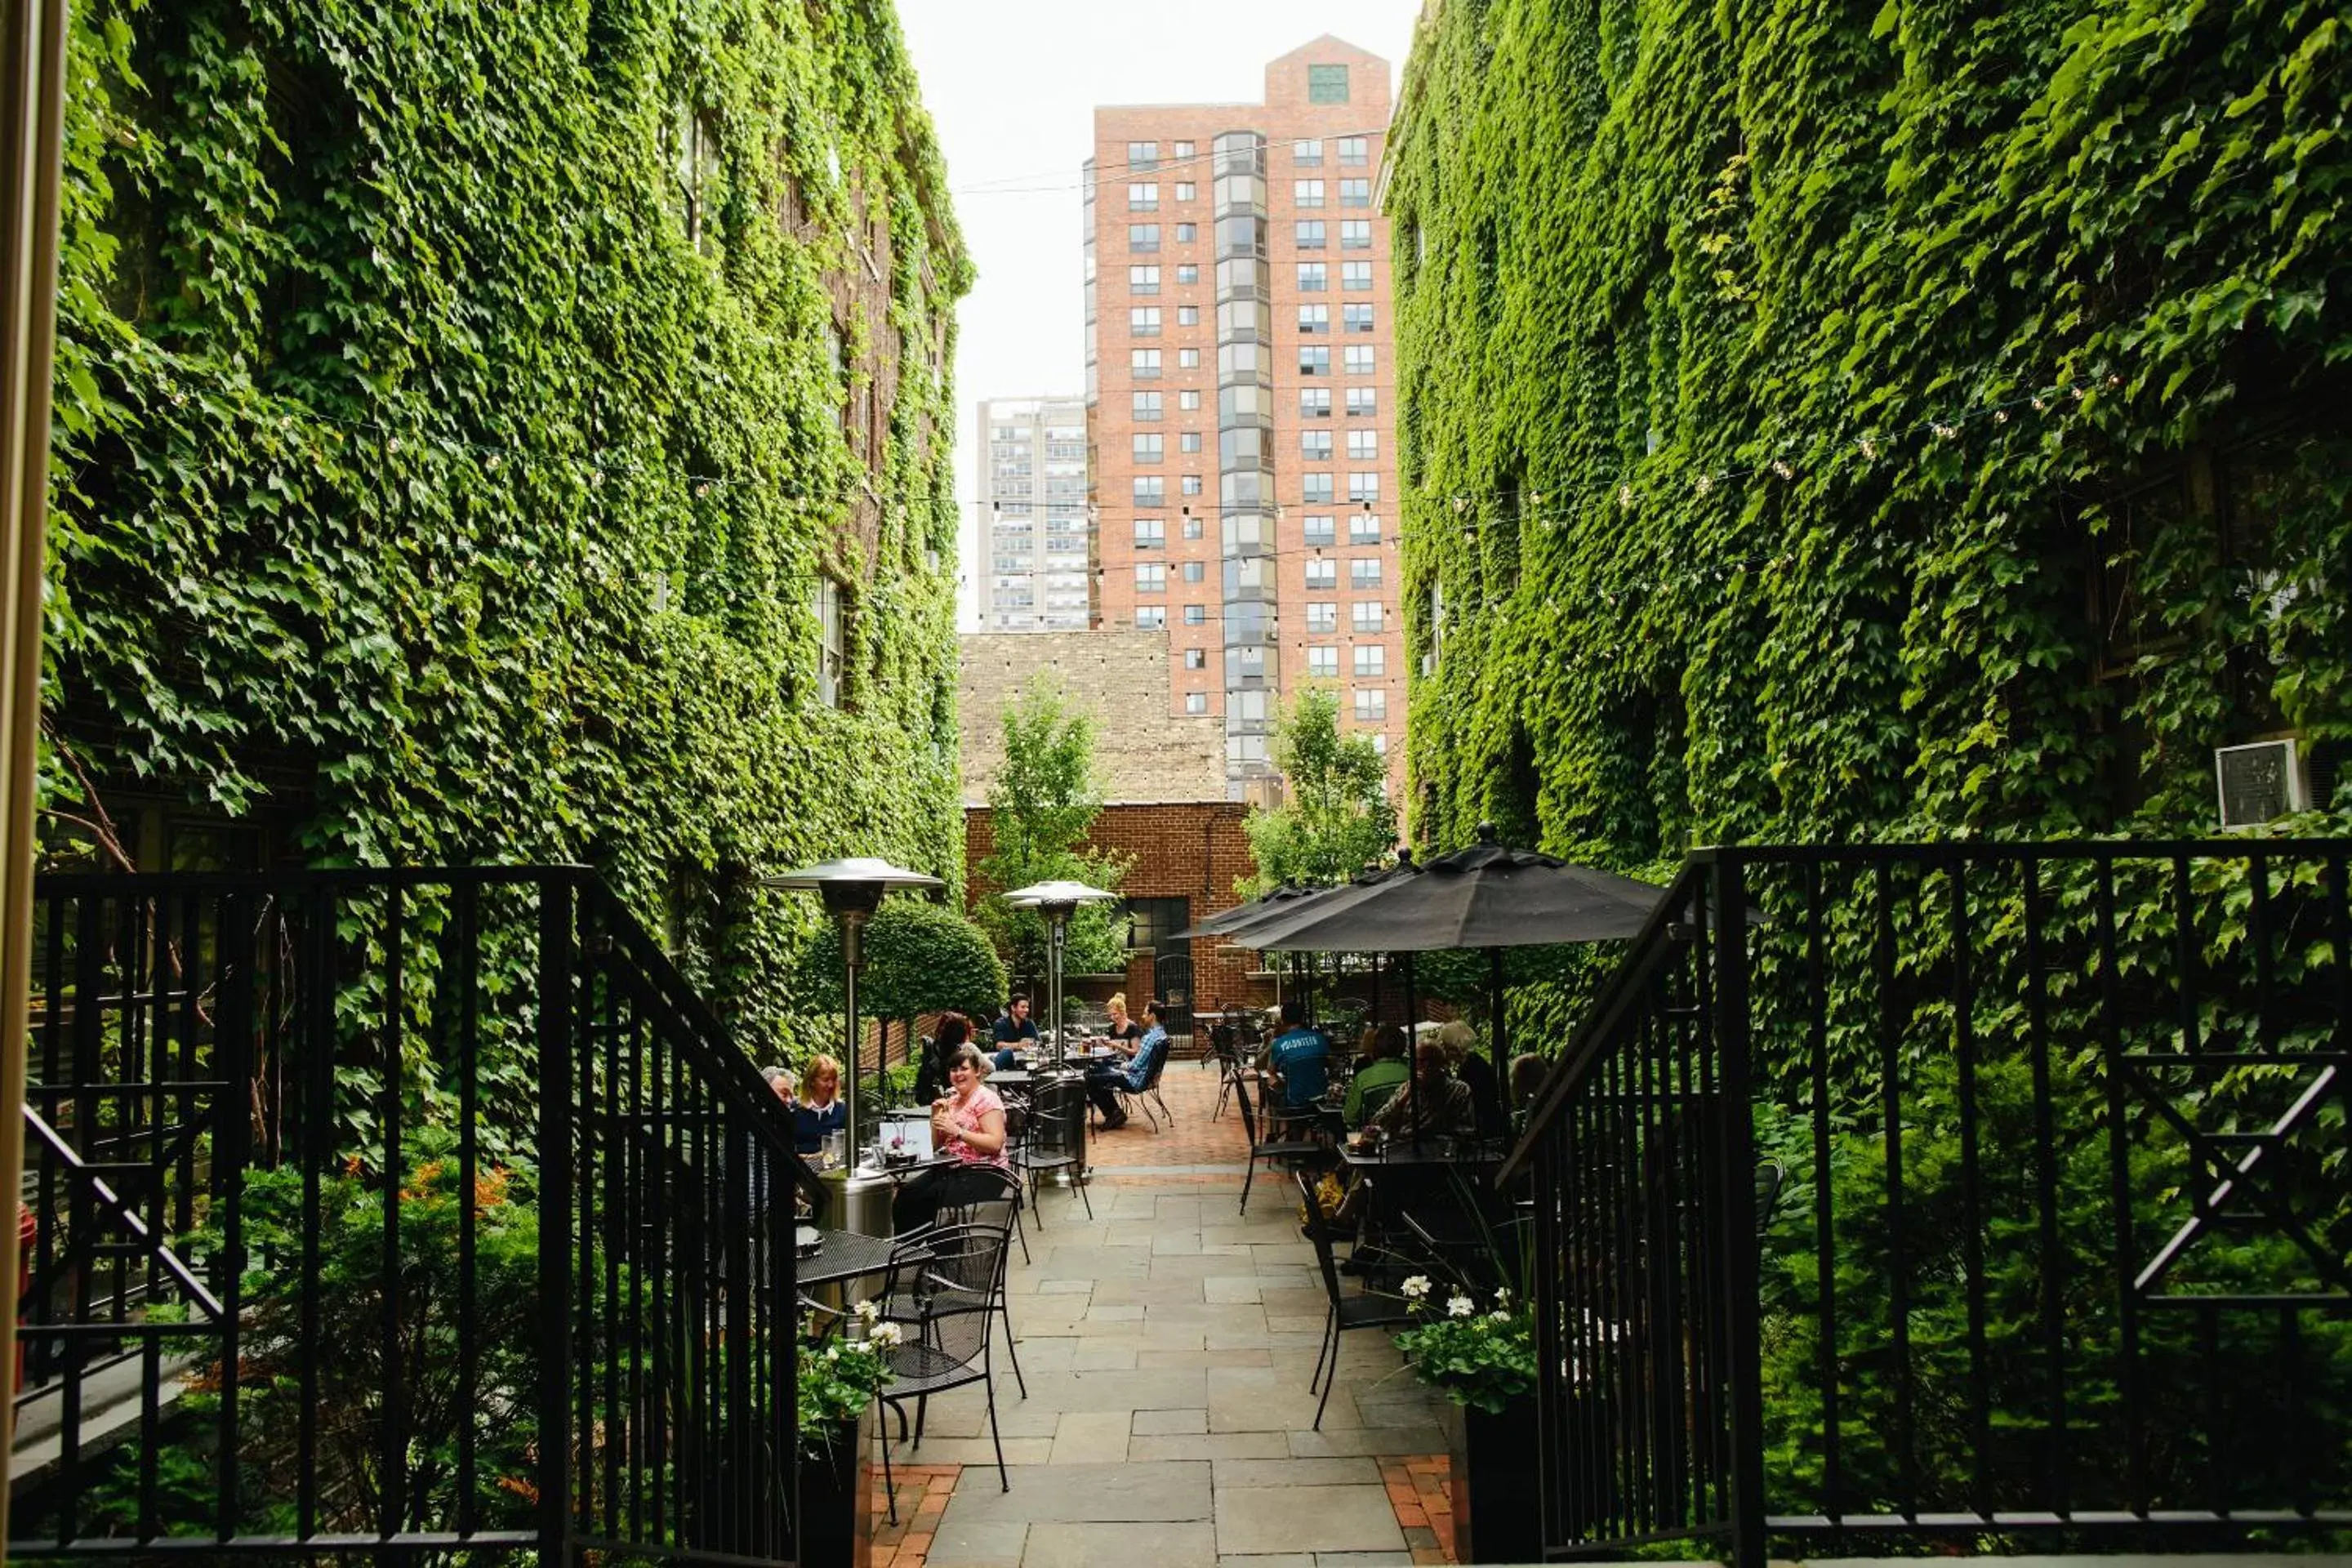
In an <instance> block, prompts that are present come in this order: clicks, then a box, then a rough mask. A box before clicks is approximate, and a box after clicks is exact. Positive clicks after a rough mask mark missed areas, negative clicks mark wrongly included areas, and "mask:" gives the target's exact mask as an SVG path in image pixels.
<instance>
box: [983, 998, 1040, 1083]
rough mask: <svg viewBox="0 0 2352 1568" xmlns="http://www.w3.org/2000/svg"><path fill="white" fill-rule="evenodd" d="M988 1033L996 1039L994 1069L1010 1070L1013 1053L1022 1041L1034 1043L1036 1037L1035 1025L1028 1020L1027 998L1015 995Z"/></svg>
mask: <svg viewBox="0 0 2352 1568" xmlns="http://www.w3.org/2000/svg"><path fill="white" fill-rule="evenodd" d="M989 1034H990V1035H991V1036H992V1037H993V1038H994V1039H995V1041H996V1055H995V1057H994V1058H993V1060H994V1062H995V1064H996V1070H997V1071H999V1072H1011V1071H1012V1070H1013V1052H1014V1051H1015V1050H1017V1049H1019V1048H1020V1047H1021V1045H1022V1042H1024V1041H1027V1042H1029V1043H1030V1044H1033V1045H1034V1044H1035V1043H1036V1039H1037V1026H1036V1025H1034V1024H1033V1023H1031V1022H1030V1021H1029V998H1028V997H1026V996H1015V997H1014V998H1013V1005H1011V1006H1009V1007H1007V1008H1005V1009H1004V1016H1003V1017H1002V1018H999V1019H998V1020H996V1022H995V1024H994V1025H992V1026H991V1027H990V1029H989Z"/></svg>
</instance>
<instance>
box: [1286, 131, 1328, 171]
mask: <svg viewBox="0 0 2352 1568" xmlns="http://www.w3.org/2000/svg"><path fill="white" fill-rule="evenodd" d="M1290 155H1291V157H1292V158H1293V159H1295V160H1296V161H1297V163H1298V164H1299V166H1300V167H1301V168H1308V169H1319V168H1321V167H1322V166H1323V143H1322V141H1321V140H1320V139H1319V138H1318V137H1313V136H1308V137H1305V138H1302V139H1301V140H1299V141H1297V142H1292V143H1291V144H1290Z"/></svg>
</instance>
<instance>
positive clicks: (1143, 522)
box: [1135, 517, 1168, 550]
mask: <svg viewBox="0 0 2352 1568" xmlns="http://www.w3.org/2000/svg"><path fill="white" fill-rule="evenodd" d="M1167 542H1168V520H1167V519H1166V518H1164V517H1139V518H1137V519H1136V520H1135V547H1136V548H1137V549H1138V550H1158V549H1160V548H1161V547H1162V546H1164V545H1165V544H1167Z"/></svg>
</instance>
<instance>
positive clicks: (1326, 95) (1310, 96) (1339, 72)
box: [1307, 66, 1348, 103]
mask: <svg viewBox="0 0 2352 1568" xmlns="http://www.w3.org/2000/svg"><path fill="white" fill-rule="evenodd" d="M1347 101H1348V68H1347V67H1346V66H1308V67H1307V102H1309V103H1345V102H1347Z"/></svg>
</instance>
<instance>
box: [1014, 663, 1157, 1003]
mask: <svg viewBox="0 0 2352 1568" xmlns="http://www.w3.org/2000/svg"><path fill="white" fill-rule="evenodd" d="M1002 723H1003V727H1004V766H1003V770H1002V771H1001V772H999V773H997V775H996V779H995V782H993V783H992V784H990V785H989V788H988V813H989V823H990V826H992V828H993V829H994V832H995V838H996V845H995V848H994V849H993V850H992V852H991V853H990V854H989V855H988V856H987V857H985V858H983V859H982V861H981V862H980V866H979V870H980V874H981V876H982V879H984V880H985V881H987V883H988V884H989V886H990V888H991V889H992V891H991V892H990V893H989V895H988V896H987V897H986V898H984V899H982V900H981V904H980V910H979V917H980V923H981V924H982V926H983V927H984V928H986V930H987V931H988V933H989V935H990V936H991V937H992V938H993V939H994V940H995V942H996V946H997V951H998V952H1002V953H1003V954H1004V955H1005V958H1006V960H1007V961H1008V962H1009V963H1011V964H1012V966H1013V973H1015V974H1018V975H1022V976H1025V977H1028V978H1030V979H1033V980H1034V978H1036V977H1037V976H1040V975H1043V974H1044V973H1045V967H1046V951H1045V949H1046V941H1047V937H1046V930H1045V920H1044V918H1043V917H1041V916H1040V915H1038V914H1037V913H1036V911H1034V910H1016V909H1014V908H1013V906H1012V905H1010V904H1008V903H1006V902H1005V901H1004V897H1003V895H1004V893H1005V892H1006V890H1008V889H1013V888H1024V887H1027V886H1028V885H1029V884H1030V883H1032V882H1047V881H1055V880H1064V879H1066V880H1069V881H1074V882H1087V883H1090V884H1092V885H1093V886H1095V887H1097V888H1101V889H1104V890H1106V891H1108V892H1117V891H1118V885H1119V883H1120V881H1121V880H1122V879H1125V877H1126V876H1127V861H1126V860H1125V859H1124V858H1119V857H1115V856H1107V855H1099V854H1089V853H1087V852H1086V851H1085V850H1083V849H1082V848H1081V847H1080V846H1082V845H1083V844H1085V842H1086V837H1087V829H1088V828H1090V827H1092V826H1094V820H1095V817H1096V816H1097V815H1098V814H1099V813H1100V812H1101V811H1102V805H1103V799H1102V784H1101V781H1100V779H1099V777H1098V775H1097V772H1096V769H1095V725H1094V720H1093V719H1092V717H1090V716H1089V715H1087V714H1086V713H1084V712H1080V711H1078V710H1075V709H1074V708H1072V706H1071V704H1070V701H1069V699H1068V695H1067V693H1066V692H1065V691H1064V689H1063V688H1062V684H1061V682H1060V681H1059V680H1057V679H1055V678H1054V677H1053V676H1052V675H1050V674H1047V673H1045V672H1043V671H1041V672H1040V673H1039V674H1038V675H1037V676H1035V677H1034V679H1031V680H1030V682H1029V684H1028V685H1027V686H1026V687H1025V688H1024V689H1023V690H1022V692H1021V693H1020V695H1019V696H1017V697H1015V698H1013V700H1011V701H1009V702H1007V703H1006V704H1005V705H1004V710H1003V717H1002ZM1122 926H1123V921H1121V919H1120V918H1119V917H1118V915H1117V914H1115V913H1114V912H1113V906H1110V905H1106V904H1097V905H1092V906H1089V907H1087V908H1083V909H1081V910H1078V912H1077V914H1076V916H1075V917H1073V918H1072V920H1071V921H1070V934H1069V943H1068V946H1067V947H1066V949H1065V950H1064V952H1063V957H1062V967H1063V970H1064V972H1065V973H1072V974H1084V973H1091V972H1094V971H1097V970H1106V969H1117V968H1118V967H1120V966H1122V965H1123V964H1124V963H1126V952H1127V944H1126V942H1125V939H1124V938H1123V937H1122V935H1121V934H1120V933H1121V930H1122Z"/></svg>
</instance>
